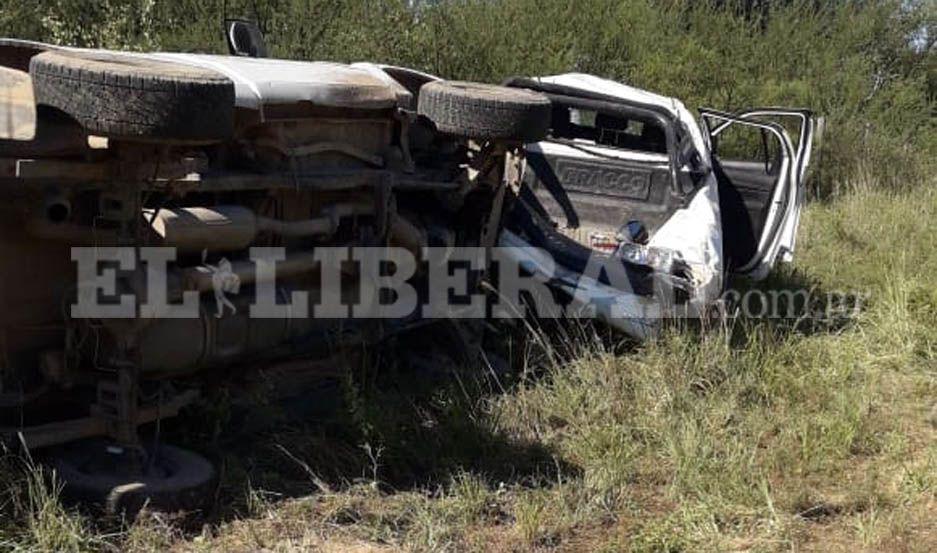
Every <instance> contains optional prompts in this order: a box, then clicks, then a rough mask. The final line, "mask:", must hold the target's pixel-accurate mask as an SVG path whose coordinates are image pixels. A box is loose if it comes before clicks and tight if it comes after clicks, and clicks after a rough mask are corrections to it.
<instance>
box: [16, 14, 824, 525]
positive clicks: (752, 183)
mask: <svg viewBox="0 0 937 553" xmlns="http://www.w3.org/2000/svg"><path fill="white" fill-rule="evenodd" d="M241 30H243V29H241ZM239 32H240V31H238V29H237V28H236V27H233V28H232V32H231V33H230V37H229V38H231V48H232V53H233V54H241V53H245V52H246V53H252V54H253V55H258V54H262V52H263V50H264V48H263V47H262V44H257V43H253V44H249V47H248V48H242V47H241V46H242V45H238V44H237V43H236V42H237V40H236V39H237V37H239V36H240V37H241V38H240V39H238V40H243V39H244V37H243V36H242V35H243V33H242V34H240V35H239V34H238V33H239ZM248 38H250V37H249V36H248ZM701 113H702V114H703V122H701V123H698V122H697V121H696V120H695V119H694V118H693V116H692V115H691V114H690V112H689V111H688V110H687V109H686V108H685V107H684V106H683V105H682V104H681V103H680V102H678V101H677V100H673V99H670V98H665V97H662V96H658V95H655V94H651V93H648V92H644V91H640V90H637V89H634V88H631V87H628V86H625V85H622V84H618V83H615V82H611V81H607V80H603V79H599V78H597V77H592V76H588V75H578V74H570V75H561V76H556V77H545V78H517V79H512V80H510V81H509V82H507V83H505V86H500V87H498V86H491V85H481V84H474V83H458V82H449V81H443V80H440V79H438V78H436V77H433V76H430V75H426V74H424V73H420V72H418V71H413V70H408V69H402V68H397V67H391V66H384V65H376V64H368V63H362V64H353V65H343V64H335V63H320V62H298V61H286V60H271V59H265V58H262V57H245V56H240V55H232V56H209V55H197V54H173V53H152V54H141V53H122V52H110V51H101V50H83V49H75V48H66V47H59V46H52V45H46V44H38V43H32V42H26V41H18V40H0V185H2V186H3V189H2V194H3V195H4V198H5V201H4V202H3V203H2V205H0V210H3V216H2V217H0V226H2V229H3V230H2V233H0V274H2V278H3V282H4V286H3V288H2V290H0V293H2V294H3V298H2V301H3V304H4V306H5V309H4V310H3V312H2V315H0V323H2V329H3V336H2V338H3V342H2V343H3V348H4V351H3V360H4V366H3V369H2V372H0V438H3V439H6V440H7V441H8V442H9V443H12V444H25V446H26V447H29V448H44V447H48V446H61V444H67V445H66V446H64V447H59V449H55V450H53V453H52V454H51V455H50V458H51V460H52V461H51V462H53V463H55V465H56V467H57V468H58V471H59V474H60V476H61V477H62V478H63V479H64V480H65V482H66V485H67V488H66V491H67V492H68V493H69V494H71V495H73V496H75V497H78V498H83V499H90V500H102V499H105V498H106V499H107V501H108V502H109V503H110V507H111V508H114V509H131V510H132V509H134V508H136V507H139V506H140V505H142V504H143V502H145V501H149V502H150V505H151V506H154V507H162V508H192V507H194V506H196V505H197V504H198V503H199V501H201V500H203V499H204V498H205V497H207V496H209V495H210V494H205V493H203V491H204V489H205V487H206V486H209V485H211V483H212V481H213V478H214V471H213V469H212V467H211V465H210V464H209V463H208V462H207V461H205V460H204V459H202V458H201V457H199V456H198V455H195V454H193V453H190V452H186V451H183V450H180V449H178V448H173V447H170V446H161V447H159V448H158V449H155V450H154V449H153V448H151V447H148V446H147V445H146V444H149V443H152V440H146V441H145V442H144V441H141V440H140V438H139V433H138V427H141V426H142V425H146V424H147V423H150V422H152V421H154V420H158V419H162V418H167V417H171V416H173V415H175V414H176V413H177V412H178V411H179V409H180V408H182V407H183V406H184V405H186V404H187V403H189V402H191V401H192V399H193V398H194V397H195V395H196V390H193V389H191V388H192V387H193V386H195V387H197V386H196V384H195V383H194V382H192V381H191V380H189V381H186V380H181V379H184V378H185V377H187V376H189V375H192V374H196V373H206V372H208V373H210V372H211V371H219V370H221V371H222V372H221V373H217V372H216V373H215V374H219V375H224V374H226V373H225V371H230V370H232V368H233V367H235V366H245V365H247V364H250V363H255V362H257V361H258V360H261V359H265V360H271V359H274V360H275V359H284V358H290V359H295V358H296V357H297V356H301V357H304V358H313V357H316V358H323V359H329V358H332V357H335V356H337V355H338V353H337V352H336V349H341V348H346V347H350V346H349V344H352V345H360V344H368V343H370V342H372V341H374V340H381V339H383V338H384V337H386V336H387V335H388V333H403V332H408V331H409V330H410V329H417V328H419V329H421V330H420V331H421V332H427V331H428V330H426V329H427V328H428V327H427V326H426V325H425V324H424V322H425V320H426V319H427V318H448V317H460V318H462V317H465V318H476V319H479V318H480V319H484V318H485V317H490V316H510V315H511V314H522V313H523V312H524V310H523V309H520V308H518V307H517V305H518V304H519V303H520V302H519V299H520V295H519V294H507V295H508V296H514V297H509V298H508V304H509V306H511V307H510V308H509V307H506V306H505V304H503V303H501V300H502V299H503V296H504V291H505V290H507V289H510V290H512V291H514V292H519V291H524V292H531V293H532V296H533V297H534V299H535V301H534V305H533V307H534V308H535V309H536V310H537V311H538V315H540V316H578V315H582V316H586V315H589V316H597V317H599V318H601V319H603V320H605V321H606V322H608V323H609V324H612V325H614V326H616V327H617V328H620V329H622V330H624V331H626V332H628V333H630V334H632V335H635V336H639V337H640V336H646V335H648V334H649V333H652V332H653V331H654V329H655V328H657V327H658V325H659V322H660V320H661V319H662V318H666V317H673V316H700V315H704V314H706V312H707V311H708V309H709V308H710V307H711V305H712V304H713V302H715V301H716V300H717V299H718V297H719V295H720V294H721V292H722V290H723V287H724V285H725V282H726V277H727V275H728V274H729V273H730V272H732V273H741V274H747V275H750V276H752V277H755V278H758V277H762V276H764V275H765V274H766V273H767V272H768V271H769V270H770V269H771V267H772V266H773V265H774V264H775V262H776V261H777V260H779V259H787V258H790V256H791V254H792V253H793V250H794V241H795V235H796V229H797V222H798V217H799V212H800V207H801V204H802V202H803V196H804V188H803V180H804V175H805V172H806V168H807V163H808V161H809V155H810V147H811V140H812V134H813V132H812V129H813V121H812V118H811V115H810V113H809V112H807V111H804V110H784V109H775V108H771V109H758V110H751V111H747V112H743V113H738V114H734V115H729V114H725V113H719V112H715V111H708V110H703V111H702V112H701ZM775 118H783V119H789V120H791V121H793V122H794V123H795V124H797V125H799V136H798V138H797V143H796V144H795V143H793V142H792V141H791V139H790V137H789V136H788V133H787V131H786V130H785V127H783V126H782V125H780V124H778V123H777V122H774V119H775ZM785 124H788V123H787V122H785ZM745 132H749V133H753V135H752V136H753V137H754V138H753V137H752V136H744V135H745ZM733 135H739V136H733ZM716 144H720V145H723V144H725V145H726V146H725V147H726V148H727V150H726V152H725V154H723V153H722V148H721V147H717V146H716ZM736 154H738V155H736ZM746 154H749V155H748V156H747V157H743V156H745V155H746ZM167 249H168V250H170V253H169V254H167V253H166V250H167ZM388 252H391V253H388ZM394 252H395V253H394ZM402 254H407V255H402ZM451 262H455V263H456V264H457V265H458V266H459V267H461V269H451V268H447V269H446V270H442V271H441V270H439V267H440V266H443V265H446V264H448V263H451ZM387 265H390V266H393V267H395V269H394V270H392V271H389V273H390V274H388V269H387ZM495 267H497V270H495ZM440 275H442V277H440ZM460 275H461V277H462V281H461V282H458V278H459V276H460ZM454 279H455V280H454ZM515 280H516V281H518V282H514V281H515ZM440 282H441V284H439V283H440ZM483 282H493V283H494V284H495V287H496V288H497V289H498V290H500V292H501V294H500V295H498V294H496V295H495V296H497V297H495V298H492V297H490V295H489V297H487V298H486V297H485V295H484V292H483V289H488V290H490V289H492V287H491V286H488V287H485V286H481V283H483ZM453 296H455V297H457V298H458V299H455V300H453V301H449V300H450V299H452V297H453ZM479 298H480V299H481V301H476V300H478V299H479ZM434 302H435V303H434ZM440 304H442V305H440ZM388 306H393V308H392V309H391V308H390V307H388ZM401 306H403V307H401ZM179 382H183V383H184V384H183V385H182V386H179V385H178V383H179ZM184 388H189V389H187V390H183V391H180V390H182V389H184ZM157 428H158V426H157ZM147 431H150V430H147ZM115 459H116V460H117V462H116V464H117V465H119V466H121V467H123V468H121V469H120V470H115V468H114V467H115ZM128 467H129V468H128ZM128 484H132V485H128Z"/></svg>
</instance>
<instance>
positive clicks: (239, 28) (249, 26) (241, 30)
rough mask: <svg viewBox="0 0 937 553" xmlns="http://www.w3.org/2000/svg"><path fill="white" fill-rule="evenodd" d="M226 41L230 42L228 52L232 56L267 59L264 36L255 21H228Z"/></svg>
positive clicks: (226, 22) (226, 24)
mask: <svg viewBox="0 0 937 553" xmlns="http://www.w3.org/2000/svg"><path fill="white" fill-rule="evenodd" d="M225 39H226V40H227V41H228V52H230V54H231V55H232V56H246V57H250V58H265V57H267V43H266V41H265V40H264V35H263V33H261V32H260V28H259V27H258V26H257V24H256V23H254V22H253V21H246V20H243V19H226V20H225Z"/></svg>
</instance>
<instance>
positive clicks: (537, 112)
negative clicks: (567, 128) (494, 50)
mask: <svg viewBox="0 0 937 553" xmlns="http://www.w3.org/2000/svg"><path fill="white" fill-rule="evenodd" d="M417 111H418V112H419V114H420V115H423V116H425V117H426V118H427V119H429V120H430V121H432V122H433V123H434V124H435V125H436V128H437V129H438V130H439V131H441V132H444V133H448V134H454V135H457V136H465V137H469V138H484V139H489V140H497V139H502V140H518V141H521V142H536V141H538V140H541V139H543V138H544V137H545V136H546V135H547V131H548V130H549V128H550V112H551V110H550V100H549V99H548V98H547V97H546V96H544V95H543V94H538V93H536V92H533V91H530V90H524V89H519V88H507V87H503V86H495V85H489V84H480V83H469V82H459V81H435V82H431V83H427V84H426V85H424V86H423V88H421V89H420V97H419V104H418V107H417Z"/></svg>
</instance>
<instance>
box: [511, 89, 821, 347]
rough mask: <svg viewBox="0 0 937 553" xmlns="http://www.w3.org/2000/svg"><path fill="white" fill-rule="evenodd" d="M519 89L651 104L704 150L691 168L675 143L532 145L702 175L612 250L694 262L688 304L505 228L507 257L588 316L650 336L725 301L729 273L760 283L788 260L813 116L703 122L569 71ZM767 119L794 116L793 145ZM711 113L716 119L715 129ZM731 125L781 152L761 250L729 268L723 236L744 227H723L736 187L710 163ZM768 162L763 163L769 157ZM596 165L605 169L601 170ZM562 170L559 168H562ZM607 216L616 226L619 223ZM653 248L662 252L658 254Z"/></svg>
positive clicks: (589, 236)
mask: <svg viewBox="0 0 937 553" xmlns="http://www.w3.org/2000/svg"><path fill="white" fill-rule="evenodd" d="M514 85H516V86H535V87H536V88H535V89H536V90H539V91H541V92H546V93H552V94H554V95H555V96H552V97H551V99H553V100H554V101H555V102H556V101H557V99H558V98H565V97H575V96H577V95H579V94H581V95H582V97H584V98H601V99H602V100H603V101H605V102H607V103H615V102H620V103H621V104H622V105H623V106H626V107H627V106H631V105H636V106H652V107H654V108H657V109H659V110H661V111H662V112H664V113H665V114H667V115H669V117H670V118H671V119H672V120H673V122H674V124H675V125H676V126H679V127H681V130H682V131H683V132H684V136H683V144H684V145H683V146H682V147H681V149H682V150H683V149H686V148H687V146H688V145H689V146H690V148H689V150H692V151H695V152H696V153H697V154H698V157H697V158H696V164H697V166H696V167H688V166H686V165H685V161H686V160H684V159H680V158H679V156H674V155H673V154H674V152H673V151H672V150H673V149H674V146H676V145H672V146H671V147H670V148H669V149H668V151H666V152H665V151H661V152H647V151H641V150H633V149H628V148H621V147H610V146H609V145H607V144H602V143H600V141H599V140H597V139H596V140H590V139H582V138H574V139H573V140H566V141H558V140H554V139H553V137H550V138H548V139H547V140H544V141H542V142H539V143H536V144H529V145H528V146H527V153H528V156H529V157H532V156H544V155H546V156H552V157H553V159H554V160H556V159H559V160H561V161H562V162H564V163H575V161H573V162H570V161H568V160H581V161H583V162H584V163H587V164H593V166H595V167H599V168H601V166H602V165H603V164H605V163H608V164H611V165H615V164H616V163H617V162H618V160H621V161H622V162H625V163H642V164H648V163H650V164H654V163H659V164H660V165H661V166H662V167H663V166H666V165H668V164H669V165H670V168H671V169H672V171H673V174H674V175H675V179H674V181H675V182H674V184H676V176H677V175H680V174H681V173H683V174H686V173H689V172H696V173H697V174H698V175H699V180H698V181H697V182H696V183H695V185H694V187H693V190H692V192H691V193H690V194H689V195H688V201H686V202H685V203H684V204H683V205H681V206H680V207H679V208H677V209H675V210H673V211H672V213H669V214H668V216H667V217H666V220H664V221H662V223H661V224H660V225H659V226H657V228H655V229H654V230H653V231H652V232H650V233H649V234H650V235H649V237H648V239H647V240H646V241H645V242H644V243H642V244H637V245H636V244H626V245H625V247H622V244H621V240H620V239H621V236H619V237H618V240H616V241H615V242H611V244H613V245H614V246H616V248H617V251H616V252H615V253H614V254H613V255H619V256H622V255H624V256H626V257H632V258H633V257H637V258H638V259H636V261H638V262H639V263H648V264H650V265H652V266H654V265H655V262H654V261H653V260H652V261H648V254H649V253H650V254H651V255H650V257H651V258H654V257H657V259H658V261H657V262H656V265H657V266H655V267H654V270H655V271H661V272H664V271H666V270H667V267H664V266H661V265H660V261H659V260H660V259H661V258H663V259H664V260H665V262H669V261H672V259H671V256H670V255H663V256H661V255H660V253H661V252H664V253H666V254H673V256H676V257H677V258H679V259H680V260H681V261H682V262H683V263H685V265H686V266H687V267H688V271H687V272H688V274H689V277H690V278H689V280H690V287H689V289H688V290H686V291H687V292H688V294H689V297H688V298H687V299H686V301H685V302H675V301H673V300H674V297H673V293H672V292H673V291H672V290H671V289H665V290H662V289H661V288H660V287H655V290H654V293H652V294H650V295H648V294H641V293H637V292H636V291H635V290H632V289H631V288H630V287H627V286H626V287H624V288H623V287H622V286H612V285H611V283H608V282H602V281H600V280H599V279H597V278H594V277H595V273H594V272H592V274H589V271H581V270H576V269H569V268H568V267H564V266H563V265H562V264H561V263H555V262H554V259H552V258H550V255H549V254H548V253H547V252H543V251H542V250H538V249H537V247H539V246H541V245H540V244H536V243H533V241H531V240H529V239H525V237H523V236H521V235H519V234H518V233H516V232H513V231H512V230H510V229H507V230H505V231H504V233H503V234H502V238H501V245H502V246H504V247H507V248H509V251H510V252H511V255H513V256H514V257H515V258H516V259H517V261H519V262H520V263H522V265H523V266H524V267H526V268H527V269H528V270H529V271H531V272H533V273H534V274H538V275H540V277H541V278H542V279H543V280H545V281H547V282H549V283H550V284H551V285H552V286H553V287H554V288H555V289H560V290H562V291H563V292H564V293H565V294H567V295H568V296H570V297H571V299H572V306H573V309H574V312H575V310H576V309H590V310H593V311H591V312H590V314H594V315H595V316H597V317H598V318H599V319H601V320H603V321H605V322H607V323H608V324H610V325H612V326H613V327H615V328H618V329H619V330H622V331H624V332H626V333H628V334H630V335H632V336H635V337H638V338H644V337H647V336H649V335H651V334H653V333H655V332H656V330H657V329H658V328H659V326H660V324H659V323H660V321H661V320H662V319H664V318H671V317H699V316H704V315H705V314H706V313H707V311H708V310H709V309H710V308H711V307H712V306H713V305H714V304H715V303H716V302H717V301H718V300H719V299H720V297H721V295H722V293H723V291H724V289H725V286H726V282H727V279H728V277H729V275H728V274H727V273H728V272H730V271H731V272H734V273H736V274H744V275H746V276H749V277H750V278H753V279H761V278H764V277H765V276H766V275H767V274H768V273H769V272H770V270H771V269H772V268H773V267H774V265H775V263H776V261H778V260H783V261H790V260H791V258H792V255H793V251H794V245H795V238H796V231H797V225H798V222H799V217H800V209H801V205H802V203H803V198H804V177H805V174H806V168H807V164H808V162H809V156H810V148H811V140H812V134H813V133H812V126H813V120H812V118H811V115H810V114H809V112H806V111H804V110H787V109H775V108H770V109H758V110H751V111H747V112H743V113H740V114H738V115H729V114H722V113H719V112H714V111H709V110H701V113H703V115H704V118H701V119H699V120H698V119H697V118H696V117H694V115H693V114H692V113H691V112H690V111H689V110H688V109H687V108H686V107H685V106H684V105H683V103H682V102H680V101H679V100H677V99H674V98H669V97H665V96H661V95H658V94H654V93H651V92H647V91H644V90H640V89H637V88H634V87H631V86H627V85H624V84H621V83H618V82H614V81H610V80H606V79H602V78H599V77H596V76H593V75H586V74H578V73H570V74H564V75H557V76H551V77H542V78H538V79H531V80H518V82H516V83H515V84H514ZM541 85H542V86H541ZM600 117H601V116H600ZM769 117H791V118H797V119H798V122H799V124H800V136H799V142H798V144H797V146H796V148H795V146H794V145H792V143H791V140H790V138H789V136H788V134H787V132H786V131H785V129H784V128H783V127H781V126H780V125H777V124H775V123H773V122H769V121H766V119H767V118H769ZM706 118H709V119H710V120H711V121H713V122H714V123H712V126H711V127H710V123H709V121H706ZM734 125H735V126H745V127H749V128H752V129H757V131H758V132H760V133H767V134H770V136H771V137H773V138H774V139H775V140H776V141H777V144H778V146H779V156H778V160H777V161H778V164H777V167H775V168H773V169H772V170H771V172H773V173H775V174H776V175H777V177H776V182H775V183H774V185H773V187H772V190H770V199H769V200H768V202H769V203H768V205H766V206H765V208H766V214H765V218H764V224H763V225H762V229H763V231H762V232H761V233H760V234H759V235H758V236H757V237H755V239H756V241H757V247H756V250H757V251H756V252H755V253H754V254H753V255H751V256H750V258H748V259H746V260H744V262H738V261H739V260H736V261H737V263H736V264H734V266H732V267H730V266H729V265H730V264H729V263H728V262H727V254H728V252H726V251H725V237H726V236H727V235H731V234H733V233H738V232H741V230H740V229H737V228H734V227H733V226H732V225H731V222H730V224H727V222H726V221H725V219H724V218H723V217H722V213H721V206H720V186H724V187H725V186H730V185H731V183H726V182H720V179H719V178H718V177H717V172H716V171H714V170H713V169H714V167H713V165H714V163H716V162H714V159H715V158H714V155H715V152H714V151H713V148H712V145H713V142H714V140H716V139H718V137H719V135H720V134H721V133H723V132H724V131H726V130H727V129H729V128H730V127H732V126H734ZM677 154H680V152H677ZM766 156H767V147H766ZM532 161H533V160H532V159H531V160H529V162H528V164H527V169H528V170H530V169H531V166H532ZM765 164H766V165H765V166H766V168H767V166H768V161H767V160H766V162H765ZM596 171H601V169H597V170H596ZM766 171H767V169H766ZM557 173H561V172H560V171H559V170H557ZM596 175H597V176H596V177H595V178H593V179H592V181H595V180H596V179H601V177H602V175H601V174H598V173H597V174H596ZM564 176H566V175H563V174H560V176H559V177H558V180H562V179H563V177H564ZM582 178H583V177H582V176H581V174H580V175H579V176H577V177H576V179H578V182H574V183H573V184H574V185H576V184H580V183H581V182H582ZM576 179H574V180H576ZM587 180H588V178H587ZM611 180H614V179H611ZM553 215H555V213H553ZM552 218H553V223H554V225H556V227H557V230H558V231H559V232H560V233H562V234H565V235H568V236H572V237H574V238H576V239H577V241H578V242H580V243H582V244H584V245H587V246H590V247H592V248H593V249H595V245H596V231H595V229H590V228H588V226H586V227H585V228H584V227H583V226H582V225H575V226H564V224H563V223H562V222H561V221H557V220H556V219H557V217H552ZM609 222H610V223H615V224H620V222H614V221H609ZM608 234H609V233H608V232H607V230H606V232H605V233H604V235H603V233H601V232H599V233H598V235H599V236H600V237H601V238H600V239H599V240H598V242H599V243H601V244H604V245H605V247H606V249H607V248H608V246H609V242H608ZM587 240H588V241H587ZM603 240H604V242H603ZM655 253H657V254H658V255H656V256H655V255H654V254H655ZM548 258H550V259H548ZM665 288H666V287H665Z"/></svg>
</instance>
